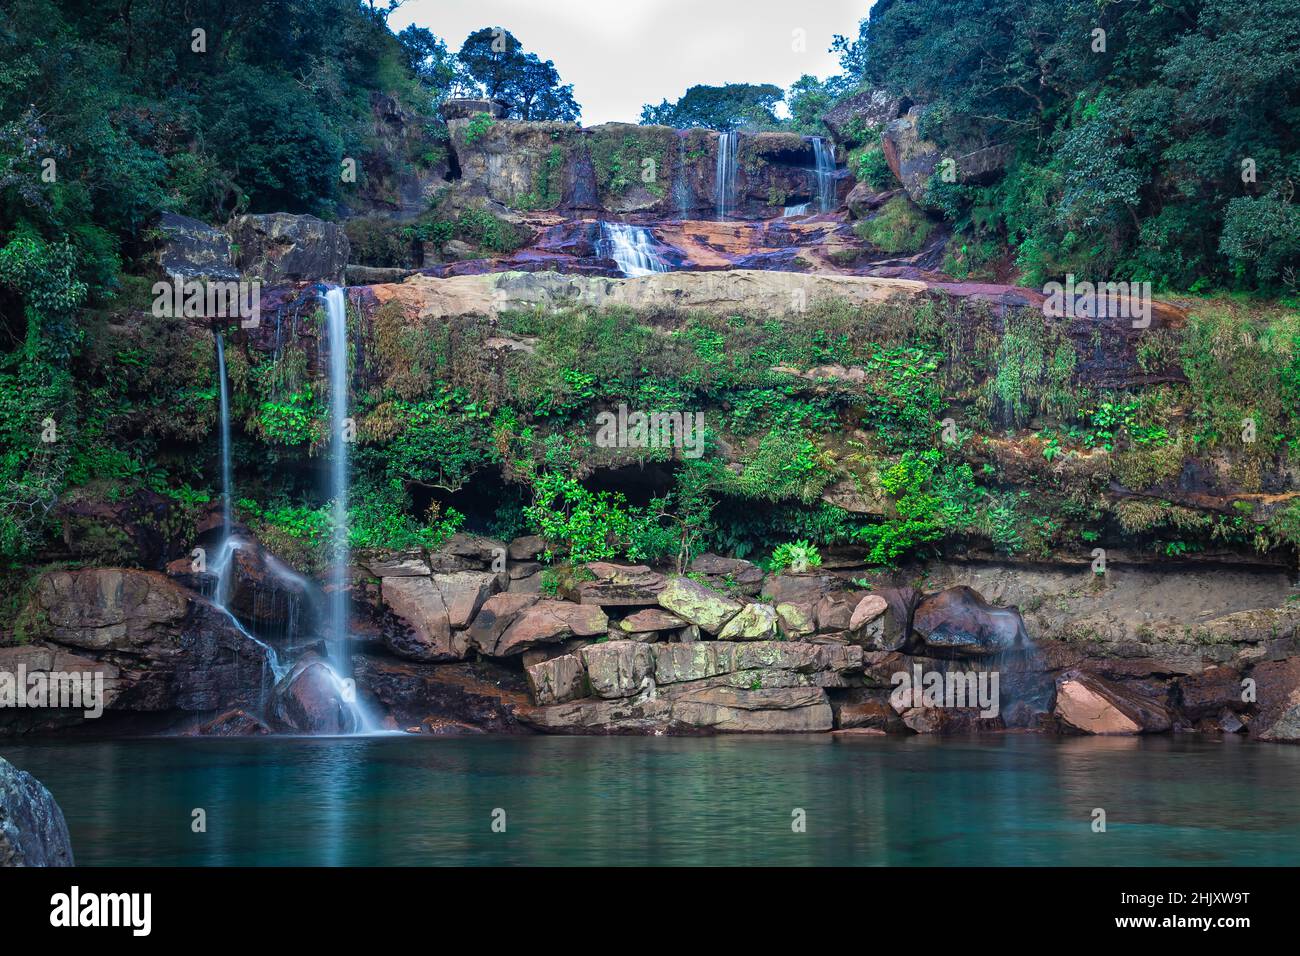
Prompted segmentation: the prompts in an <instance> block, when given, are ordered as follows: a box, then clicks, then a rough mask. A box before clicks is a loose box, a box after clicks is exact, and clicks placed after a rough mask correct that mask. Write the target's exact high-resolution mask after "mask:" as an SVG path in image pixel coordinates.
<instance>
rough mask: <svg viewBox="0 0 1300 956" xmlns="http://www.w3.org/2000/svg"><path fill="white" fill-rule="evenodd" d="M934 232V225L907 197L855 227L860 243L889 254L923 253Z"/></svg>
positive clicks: (901, 197)
mask: <svg viewBox="0 0 1300 956" xmlns="http://www.w3.org/2000/svg"><path fill="white" fill-rule="evenodd" d="M933 229H934V225H933V224H932V223H931V222H930V221H929V220H928V219H926V218H925V214H924V213H923V212H921V210H919V209H917V208H916V206H914V205H913V204H912V201H911V200H910V199H908V198H907V197H906V196H895V197H894V198H893V199H891V200H889V202H887V203H885V205H884V206H882V207H881V209H880V212H878V213H876V214H875V215H874V216H872V217H871V218H870V219H864V220H862V221H861V222H859V223H858V224H857V225H856V226H854V227H853V231H854V232H855V233H856V234H857V236H858V238H859V239H865V240H866V241H867V242H869V243H871V244H872V245H873V246H876V247H877V248H878V249H880V250H881V251H882V252H888V253H900V252H901V253H911V252H918V251H920V249H921V247H922V246H924V245H925V240H926V239H928V238H929V237H930V233H931V232H932V231H933Z"/></svg>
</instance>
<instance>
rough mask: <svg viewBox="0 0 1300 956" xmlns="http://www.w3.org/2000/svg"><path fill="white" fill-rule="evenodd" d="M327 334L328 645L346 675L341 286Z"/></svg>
mask: <svg viewBox="0 0 1300 956" xmlns="http://www.w3.org/2000/svg"><path fill="white" fill-rule="evenodd" d="M325 321H326V334H327V336H328V339H329V352H330V435H331V436H333V438H332V440H333V444H334V460H333V461H332V462H331V464H330V488H329V492H330V501H332V502H333V507H334V535H333V564H332V565H331V567H330V584H331V586H332V589H331V591H330V596H329V621H328V625H327V627H328V632H327V639H328V645H327V646H328V648H329V659H330V663H331V665H333V667H334V668H335V671H336V673H338V674H341V675H343V676H347V674H348V672H349V671H350V670H351V666H350V665H351V661H350V660H349V659H348V652H347V636H348V635H347V629H348V606H347V574H348V442H347V436H346V434H345V430H346V429H347V424H348V301H347V294H346V292H345V291H344V290H343V289H342V288H333V289H329V290H328V291H327V292H326V293H325Z"/></svg>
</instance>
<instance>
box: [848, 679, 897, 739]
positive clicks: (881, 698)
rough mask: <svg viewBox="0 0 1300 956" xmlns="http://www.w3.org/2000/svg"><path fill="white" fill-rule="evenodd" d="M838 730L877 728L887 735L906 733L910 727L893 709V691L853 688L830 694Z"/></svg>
mask: <svg viewBox="0 0 1300 956" xmlns="http://www.w3.org/2000/svg"><path fill="white" fill-rule="evenodd" d="M828 696H829V698H830V704H831V712H832V713H833V715H834V718H835V726H836V728H837V729H843V730H853V729H860V728H873V729H876V730H880V731H882V732H886V733H904V732H906V731H907V730H909V729H910V728H908V727H907V726H906V725H905V724H904V723H903V720H902V718H901V717H900V716H899V715H898V713H897V712H896V711H895V710H894V708H892V707H890V706H889V691H887V690H880V689H877V688H870V687H852V688H848V689H845V690H837V691H833V692H828Z"/></svg>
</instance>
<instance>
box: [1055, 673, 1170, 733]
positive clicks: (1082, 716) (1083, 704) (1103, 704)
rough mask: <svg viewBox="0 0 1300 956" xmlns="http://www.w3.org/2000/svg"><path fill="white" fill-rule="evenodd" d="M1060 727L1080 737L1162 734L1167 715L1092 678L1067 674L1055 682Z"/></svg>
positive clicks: (1140, 698) (1145, 700) (1139, 697)
mask: <svg viewBox="0 0 1300 956" xmlns="http://www.w3.org/2000/svg"><path fill="white" fill-rule="evenodd" d="M1054 714H1055V716H1056V718H1057V720H1058V721H1060V723H1061V724H1062V725H1064V726H1066V727H1068V728H1071V729H1073V730H1076V731H1078V732H1079V733H1084V734H1100V735H1114V734H1120V735H1122V734H1145V733H1162V732H1164V731H1166V730H1168V729H1169V728H1170V720H1169V714H1168V713H1167V712H1166V711H1165V709H1164V707H1162V706H1161V705H1160V704H1159V703H1157V702H1156V701H1154V700H1151V699H1150V698H1148V697H1145V696H1143V695H1141V694H1138V693H1135V692H1133V691H1131V690H1129V689H1128V688H1125V687H1123V686H1121V685H1119V684H1117V683H1114V682H1111V681H1107V680H1104V679H1102V678H1100V677H1097V676H1096V675H1094V674H1088V673H1085V672H1083V671H1079V670H1069V671H1066V672H1065V673H1064V674H1061V675H1060V676H1059V677H1057V678H1056V708H1055V710H1054Z"/></svg>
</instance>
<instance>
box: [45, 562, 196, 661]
mask: <svg viewBox="0 0 1300 956" xmlns="http://www.w3.org/2000/svg"><path fill="white" fill-rule="evenodd" d="M34 600H35V602H36V606H37V610H38V614H40V615H42V616H43V617H44V619H45V620H47V621H48V622H49V624H48V630H47V631H46V633H45V635H44V636H48V638H49V639H50V640H52V641H54V642H55V643H58V644H63V645H65V646H68V647H79V648H84V649H86V650H96V651H102V650H132V649H137V650H138V649H141V648H144V647H147V646H148V645H152V644H158V643H162V644H168V643H172V642H173V641H174V639H175V634H176V632H177V631H178V630H179V626H180V623H181V622H182V621H183V620H184V618H185V615H186V614H187V612H188V609H189V598H188V597H187V594H186V591H185V590H184V589H183V588H182V587H180V585H178V584H176V583H175V582H174V581H171V580H169V579H168V578H167V577H165V576H164V575H162V574H159V573H157V572H154V571H135V570H128V569H123V568H84V569H82V570H80V571H54V572H51V573H49V574H46V575H45V576H44V577H42V578H41V581H40V583H39V584H38V585H37V590H36V596H35V599H34Z"/></svg>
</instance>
